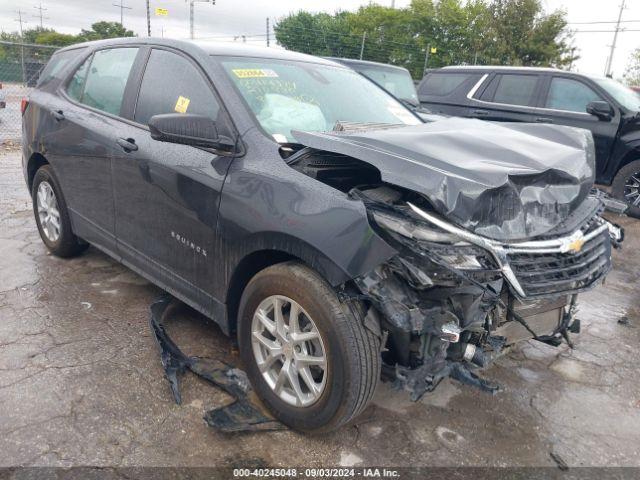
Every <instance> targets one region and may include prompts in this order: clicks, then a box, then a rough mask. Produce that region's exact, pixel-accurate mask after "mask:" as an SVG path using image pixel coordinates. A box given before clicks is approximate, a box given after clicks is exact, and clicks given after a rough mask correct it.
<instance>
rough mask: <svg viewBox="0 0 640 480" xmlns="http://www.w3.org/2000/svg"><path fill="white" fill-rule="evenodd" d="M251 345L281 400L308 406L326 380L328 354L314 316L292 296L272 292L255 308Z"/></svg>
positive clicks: (295, 404) (267, 379) (258, 362)
mask: <svg viewBox="0 0 640 480" xmlns="http://www.w3.org/2000/svg"><path fill="white" fill-rule="evenodd" d="M251 346H252V350H253V355H254V358H255V360H256V363H257V365H258V369H259V370H260V372H261V374H262V377H263V378H264V380H265V381H266V383H267V385H268V386H269V387H270V388H271V390H272V391H273V392H274V393H275V394H276V395H277V396H278V397H279V398H280V399H281V400H283V401H284V402H286V403H288V404H290V405H294V406H296V407H308V406H309V405H312V404H314V403H315V402H317V401H318V399H319V398H320V396H321V395H322V392H323V391H324V389H325V386H326V384H327V357H326V350H325V348H324V344H323V341H322V337H321V335H320V332H319V331H318V328H317V327H316V324H315V323H314V321H313V319H312V318H311V317H310V316H309V315H308V314H307V312H305V310H304V309H303V308H302V307H301V306H300V305H299V304H298V303H297V302H296V301H294V300H292V299H290V298H288V297H285V296H282V295H272V296H270V297H267V298H265V299H264V300H263V301H262V302H261V303H260V305H259V306H258V308H257V309H256V311H255V313H254V315H253V319H252V322H251Z"/></svg>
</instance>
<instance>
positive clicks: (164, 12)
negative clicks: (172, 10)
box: [156, 8, 169, 17]
mask: <svg viewBox="0 0 640 480" xmlns="http://www.w3.org/2000/svg"><path fill="white" fill-rule="evenodd" d="M156 15H158V16H159V17H166V16H168V15H169V10H167V9H166V8H156Z"/></svg>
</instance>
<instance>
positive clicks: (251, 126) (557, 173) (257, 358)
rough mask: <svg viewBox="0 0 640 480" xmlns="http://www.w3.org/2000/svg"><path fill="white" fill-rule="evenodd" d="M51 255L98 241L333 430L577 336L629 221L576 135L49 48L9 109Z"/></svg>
mask: <svg viewBox="0 0 640 480" xmlns="http://www.w3.org/2000/svg"><path fill="white" fill-rule="evenodd" d="M23 136H24V138H23V140H24V141H23V156H24V158H23V165H24V174H25V179H26V182H27V185H28V188H29V190H30V192H31V194H32V198H33V208H34V214H35V219H36V223H37V227H38V230H39V232H40V235H41V237H42V240H43V242H44V243H45V245H46V246H47V248H48V249H49V250H50V251H51V252H52V253H53V254H55V255H58V256H61V257H70V256H73V255H77V254H79V253H80V252H82V251H83V250H84V249H85V248H86V247H87V245H88V244H91V245H94V246H95V247H97V248H99V249H100V250H102V251H104V252H106V253H107V254H109V255H111V256H112V257H113V258H115V259H117V260H118V261H120V262H122V263H123V264H124V265H126V266H128V267H130V268H131V269H132V270H134V271H135V272H138V273H139V274H140V275H142V276H144V277H146V278H148V279H149V280H150V281H152V282H154V283H155V284H157V285H158V286H160V287H161V288H163V289H165V290H166V291H168V292H170V293H171V294H172V295H173V296H175V297H177V298H179V299H181V300H183V301H184V302H185V303H187V304H189V305H191V306H192V307H193V308H195V309H196V310H198V311H200V312H202V313H204V314H205V315H207V316H209V317H211V318H212V319H213V320H215V322H217V323H218V324H219V325H220V328H221V329H222V330H223V331H224V332H225V333H226V334H228V335H231V336H232V337H233V338H235V339H237V341H238V344H239V348H240V354H241V359H242V362H243V366H244V368H245V369H246V371H247V374H248V376H249V379H250V380H251V383H252V385H253V386H254V388H255V390H256V392H257V394H258V395H259V397H260V398H261V399H262V401H263V402H264V404H265V405H266V406H267V407H268V408H269V410H270V411H271V412H272V413H273V415H274V416H275V417H276V418H277V419H279V420H280V421H282V422H283V423H285V424H287V425H289V426H291V427H293V428H295V429H298V430H303V431H314V432H317V431H328V430H332V429H335V428H338V427H340V426H341V425H343V424H345V423H346V422H348V421H349V420H351V419H352V418H354V417H355V416H357V415H358V414H359V413H360V412H362V411H363V409H364V408H365V407H366V406H367V403H368V402H369V401H370V400H371V398H372V396H373V394H374V391H375V389H376V385H377V383H378V381H379V379H380V377H381V375H382V376H384V377H388V378H389V379H390V380H392V381H393V382H395V385H396V386H397V387H399V388H403V389H405V390H407V391H408V394H409V395H411V397H412V398H413V399H414V400H416V399H418V398H420V397H421V396H422V395H423V394H424V393H425V392H428V391H431V390H433V389H434V388H436V387H437V385H438V383H439V382H440V381H441V380H442V379H443V378H445V377H448V376H450V377H453V378H455V379H457V380H460V381H462V382H464V383H467V384H470V385H475V386H477V387H480V388H482V389H484V390H488V391H493V390H495V389H496V388H497V387H496V386H495V385H493V384H492V383H491V382H490V381H487V380H485V379H483V378H482V377H481V376H480V375H479V374H478V371H479V369H481V368H482V367H484V366H486V365H488V364H489V363H490V362H491V360H492V359H494V358H495V357H496V356H497V355H499V353H500V351H501V350H502V349H503V348H504V347H506V346H508V345H511V344H513V343H515V342H517V341H520V340H523V339H530V338H536V339H538V340H540V341H544V342H547V343H551V344H556V345H557V344H559V342H561V341H562V340H563V338H564V339H566V340H567V341H569V332H577V331H578V330H579V323H578V321H577V320H576V319H575V318H574V313H575V309H576V299H577V295H578V294H579V293H580V292H583V291H585V290H588V289H590V288H592V287H594V286H595V285H597V284H598V283H600V282H601V281H602V280H603V279H604V277H605V276H606V274H607V272H608V271H609V270H610V268H611V247H612V245H613V246H616V245H617V244H618V243H619V242H620V241H621V240H622V234H621V231H620V230H619V229H618V228H617V227H616V226H614V225H612V224H610V223H608V222H607V221H605V220H604V219H603V218H602V217H601V216H600V214H601V213H602V211H603V204H602V200H601V198H600V197H599V196H598V195H596V194H594V193H592V184H593V179H594V149H593V141H592V138H591V134H590V133H589V132H587V131H584V130H578V129H574V128H568V127H559V126H552V125H529V124H500V125H497V124H491V123H488V122H483V121H479V120H470V119H460V118H443V119H441V120H437V121H434V122H431V123H426V124H425V123H423V122H422V121H421V120H420V119H419V118H418V117H416V116H415V115H414V114H413V113H412V112H411V111H410V110H408V109H407V108H405V107H404V106H403V105H402V104H401V103H399V102H398V101H396V100H395V99H394V98H392V97H391V96H389V94H387V93H386V92H385V91H383V90H382V89H380V88H378V87H377V86H376V85H375V84H373V83H372V82H370V81H368V80H367V79H365V78H363V77H362V76H360V75H359V74H357V73H356V72H354V71H353V70H350V69H348V68H346V67H344V66H341V65H339V64H336V63H334V62H332V61H330V60H325V59H320V58H315V57H311V56H306V55H301V54H296V53H291V52H288V51H284V50H279V49H258V48H250V47H246V46H236V45H230V44H222V45H217V44H211V43H198V42H183V41H170V40H159V39H142V38H133V39H126V40H109V41H101V42H96V43H86V44H81V45H78V46H73V47H70V48H66V49H62V50H60V51H58V52H57V53H56V54H55V55H54V56H53V57H52V59H51V61H50V63H49V64H48V66H47V67H46V69H45V70H44V71H43V73H42V75H41V78H40V81H39V84H38V87H37V88H36V90H35V91H34V92H33V93H32V94H31V96H30V98H29V99H28V101H25V102H23Z"/></svg>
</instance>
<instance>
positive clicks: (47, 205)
mask: <svg viewBox="0 0 640 480" xmlns="http://www.w3.org/2000/svg"><path fill="white" fill-rule="evenodd" d="M36 202H37V207H38V217H39V219H40V226H41V227H42V231H43V232H44V234H45V236H46V237H47V239H48V240H49V241H50V242H56V241H58V239H59V238H60V209H59V208H58V201H57V199H56V194H55V193H54V191H53V188H51V185H50V184H49V182H47V181H43V182H40V185H38V193H37V194H36Z"/></svg>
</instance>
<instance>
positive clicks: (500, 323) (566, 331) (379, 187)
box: [286, 132, 623, 400]
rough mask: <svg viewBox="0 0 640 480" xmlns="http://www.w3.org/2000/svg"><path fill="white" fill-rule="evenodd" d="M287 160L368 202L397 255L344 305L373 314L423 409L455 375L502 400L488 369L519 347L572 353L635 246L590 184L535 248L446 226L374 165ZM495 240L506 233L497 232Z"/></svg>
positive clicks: (427, 202) (424, 198)
mask: <svg viewBox="0 0 640 480" xmlns="http://www.w3.org/2000/svg"><path fill="white" fill-rule="evenodd" d="M377 133H379V132H377ZM336 150H340V149H336ZM387 153H388V151H387ZM286 161H287V163H288V164H289V165H290V166H292V167H293V168H295V169H296V170H298V171H300V172H302V173H304V174H306V175H308V176H310V177H312V178H315V179H316V180H318V181H321V182H323V183H325V184H327V185H330V186H332V187H334V188H336V189H338V190H340V191H342V192H344V193H346V194H347V195H349V197H350V198H352V199H354V200H358V201H362V202H363V203H364V205H365V206H366V209H367V214H368V216H369V222H370V224H371V227H372V228H373V229H374V231H376V233H377V234H378V235H380V236H381V237H382V238H384V239H385V240H386V241H387V242H388V243H389V244H390V245H391V246H393V247H394V248H395V249H396V250H397V252H398V254H397V255H396V256H394V257H393V258H391V259H390V260H389V261H387V262H385V263H383V264H381V265H379V266H378V267H376V268H375V269H374V270H373V271H371V272H369V273H367V274H365V275H363V276H360V277H357V278H355V279H354V280H353V285H351V286H344V288H343V290H342V292H341V295H343V297H344V298H357V299H359V300H362V301H364V302H365V304H366V305H368V306H369V310H368V313H367V315H366V317H365V318H364V322H365V325H371V328H372V329H377V330H378V331H379V332H380V335H381V336H382V337H383V345H384V351H383V353H382V356H383V361H384V364H385V370H386V373H387V375H388V376H389V377H390V378H392V379H393V380H394V382H395V384H396V385H397V386H398V387H399V388H403V389H405V390H407V391H409V392H410V396H411V398H412V399H413V400H418V399H419V398H420V397H421V396H422V395H423V394H424V393H425V392H429V391H432V390H433V389H434V388H436V387H437V385H438V384H439V382H440V381H441V380H442V379H443V378H446V377H452V378H454V379H457V380H459V381H461V382H463V383H466V384H470V385H473V386H476V387H479V388H481V389H482V390H484V391H487V392H492V393H493V392H496V391H497V390H498V389H499V386H498V385H494V384H492V383H491V382H489V381H487V380H485V379H482V378H481V377H479V376H478V375H477V374H476V370H477V369H479V368H482V367H486V366H487V365H488V364H490V363H491V361H492V360H493V359H495V358H496V357H497V356H498V355H500V353H501V351H502V350H503V349H504V348H505V347H508V346H509V345H512V344H514V343H517V342H518V341H521V340H526V339H531V338H534V339H536V340H539V341H542V342H545V343H548V344H551V345H556V346H557V345H559V344H560V343H561V342H562V341H563V340H564V341H566V342H567V343H569V345H572V344H571V340H570V337H569V335H570V333H578V332H579V330H580V322H579V320H578V319H577V318H576V311H577V304H576V301H577V296H578V293H580V292H583V291H586V290H588V289H591V288H593V287H594V286H596V285H597V284H599V283H600V282H601V281H602V280H603V279H604V277H605V276H606V274H607V273H608V272H609V270H610V269H611V247H612V246H614V247H617V246H618V245H619V244H620V243H621V241H622V239H623V232H622V231H621V229H619V228H618V227H617V226H615V225H612V224H610V223H609V222H607V221H606V220H604V219H603V218H602V217H601V216H600V214H601V213H602V212H603V211H604V203H603V200H602V198H601V195H600V194H599V193H598V192H597V191H595V192H591V193H589V191H588V190H586V193H585V186H584V184H579V185H577V188H576V189H575V192H576V195H578V193H579V195H578V196H580V197H581V198H580V199H579V201H576V199H575V198H574V199H573V200H572V204H571V207H570V208H569V207H567V208H565V209H564V213H563V215H562V216H561V217H560V216H558V218H556V219H554V220H553V222H549V223H547V224H546V226H545V228H544V229H543V230H544V232H543V233H541V234H538V235H533V236H529V237H528V238H523V237H522V234H523V233H526V232H525V231H524V230H521V231H520V232H518V233H517V234H516V237H519V238H518V239H516V240H505V239H502V238H499V237H500V236H499V235H498V236H495V237H494V238H491V237H488V236H485V235H481V234H478V233H475V232H473V231H472V229H471V228H468V226H467V228H465V226H464V223H465V222H457V223H456V222H453V221H451V219H450V218H448V217H444V216H443V215H442V211H441V210H439V209H438V208H437V207H436V205H434V201H433V199H432V198H430V197H429V196H428V195H426V194H424V193H422V192H417V191H415V190H412V189H409V188H406V187H405V186H399V185H396V184H391V183H389V182H386V181H385V179H384V178H383V177H384V175H381V172H380V170H379V169H378V166H377V165H376V166H374V165H372V164H371V163H368V162H366V161H364V158H362V157H361V158H354V157H352V156H349V155H346V154H344V153H339V152H328V151H325V150H317V149H313V148H308V147H307V148H304V149H302V150H299V151H297V152H295V153H293V154H292V155H291V156H290V157H289V158H287V159H286ZM445 176H446V175H445ZM417 180H418V179H414V181H417ZM586 183H588V182H586ZM556 186H557V185H556ZM589 188H591V187H589ZM529 193H530V192H529ZM441 194H442V192H439V193H438V195H441ZM450 194H451V192H449V193H448V194H446V195H450ZM446 195H445V196H446ZM525 196H526V193H525ZM542 196H543V197H544V194H542ZM481 197H482V195H480V197H479V199H478V202H482V201H483V199H482V198H481ZM576 198H577V197H576ZM452 205H453V206H454V207H455V201H453V200H452ZM479 209H480V207H479V206H478V207H477V208H476V210H475V211H478V210H479ZM557 212H558V211H557V209H556V212H555V213H554V215H556V214H557ZM521 213H522V212H521V211H520V212H517V213H515V215H514V218H516V217H520V216H521ZM492 215H508V213H506V214H505V213H504V212H501V213H496V212H495V211H494V212H492ZM537 215H541V213H540V212H539V211H538V213H537ZM532 217H533V215H532ZM519 221H520V220H518V222H519ZM535 221H536V219H535V218H529V219H527V218H526V215H525V220H524V223H523V225H527V227H526V229H525V230H527V231H539V225H532V224H531V223H532V222H533V223H535ZM518 222H516V223H518ZM516 223H512V224H511V225H512V226H513V225H515V224H516ZM483 230H484V231H487V232H495V231H498V230H494V229H491V228H490V227H489V226H488V224H487V223H486V222H485V223H484V224H483ZM513 231H514V232H515V230H513ZM496 237H498V238H496Z"/></svg>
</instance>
